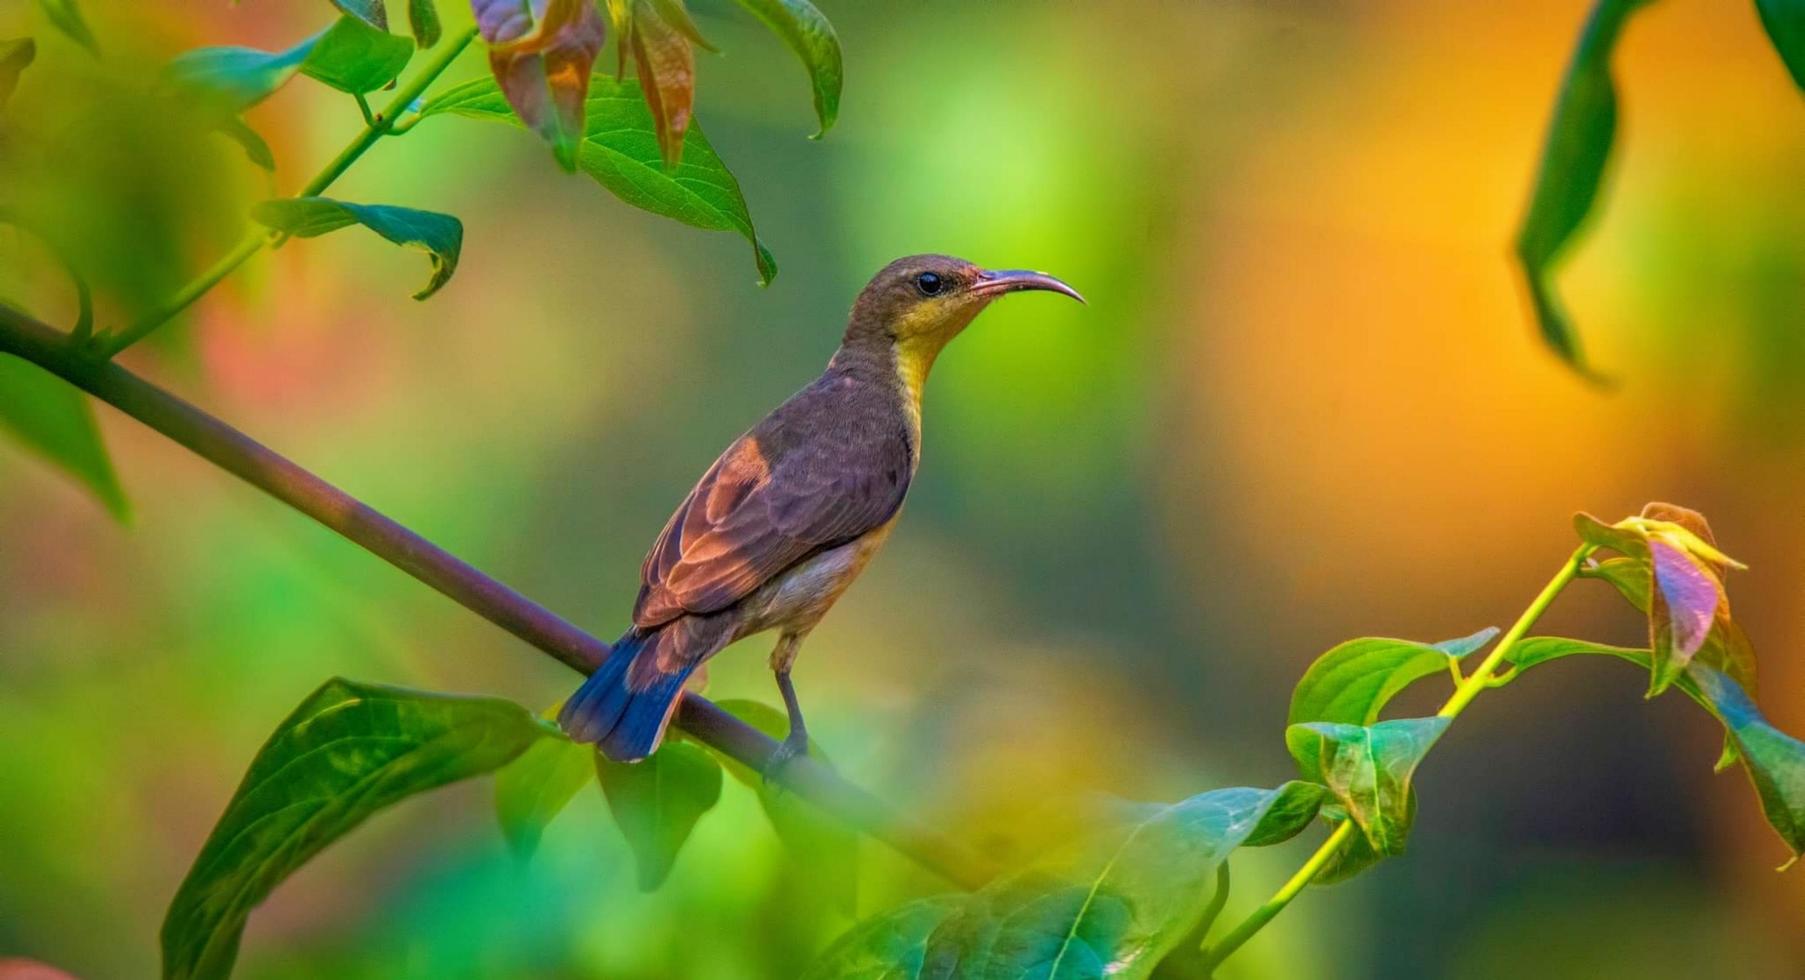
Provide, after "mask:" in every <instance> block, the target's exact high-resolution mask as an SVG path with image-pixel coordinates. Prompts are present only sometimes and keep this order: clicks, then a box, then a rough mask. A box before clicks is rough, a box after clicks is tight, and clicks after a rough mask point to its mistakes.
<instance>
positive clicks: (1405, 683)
mask: <svg viewBox="0 0 1805 980" xmlns="http://www.w3.org/2000/svg"><path fill="white" fill-rule="evenodd" d="M1497 635H1498V629H1497V627H1487V628H1485V629H1483V630H1480V631H1479V632H1477V633H1474V634H1473V635H1471V636H1465V637H1461V638H1460V639H1458V640H1445V641H1443V642H1441V643H1418V642H1416V641H1414V640H1393V639H1387V638H1385V637H1371V636H1369V637H1363V638H1361V639H1358V640H1349V641H1347V642H1346V643H1342V644H1339V645H1337V646H1335V647H1334V648H1332V649H1330V650H1329V652H1327V653H1325V654H1323V655H1322V656H1320V657H1318V658H1316V662H1315V663H1313V664H1311V665H1310V669H1309V670H1307V671H1305V672H1304V676H1303V679H1301V680H1299V681H1298V682H1297V687H1296V688H1295V689H1294V690H1293V691H1292V692H1291V713H1290V715H1289V717H1288V718H1287V720H1286V723H1287V724H1291V725H1296V724H1300V723H1302V722H1307V721H1334V722H1345V723H1347V724H1351V725H1366V724H1371V723H1372V722H1374V721H1377V720H1378V718H1379V712H1380V711H1381V710H1382V709H1384V707H1385V704H1386V702H1388V701H1390V700H1391V699H1392V697H1393V696H1395V695H1396V694H1397V693H1398V692H1399V691H1402V690H1403V689H1404V688H1406V687H1409V686H1410V685H1411V684H1413V683H1415V682H1416V681H1418V680H1421V679H1422V678H1424V677H1430V676H1432V675H1435V674H1441V673H1445V672H1446V671H1447V670H1448V665H1449V664H1450V663H1451V662H1453V661H1457V660H1459V659H1460V658H1461V657H1464V656H1466V655H1467V654H1469V653H1472V652H1473V651H1474V650H1478V649H1480V648H1481V647H1483V646H1485V645H1486V644H1487V643H1490V642H1491V641H1492V638H1493V637H1495V636H1497Z"/></svg>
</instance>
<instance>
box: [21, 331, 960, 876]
mask: <svg viewBox="0 0 1805 980" xmlns="http://www.w3.org/2000/svg"><path fill="white" fill-rule="evenodd" d="M0 353H6V354H12V355H16V356H18V357H21V358H24V359H25V360H28V361H31V362H32V363H34V364H36V365H38V366H39V367H42V368H44V369H45V370H47V371H49V372H51V373H52V374H55V375H57V376H58V377H61V378H63V379H64V380H66V381H68V382H70V383H71V384H73V385H75V386H76V387H78V388H81V389H82V390H84V391H86V392H88V393H89V394H91V395H93V396H94V397H96V398H99V399H100V400H101V401H104V402H106V403H107V404H109V405H112V406H113V407H115V408H117V409H119V410H120V411H122V412H124V413H125V414H127V415H129V416H131V417H132V418H135V419H137V420H138V421H140V422H142V423H144V424H145V425H147V426H149V427H150V428H152V429H155V430H156V431H158V432H160V433H162V434H163V435H165V436H168V437H169V438H171V439H173V440H175V441H176V442H178V443H180V444H181V445H183V446H186V447H187V448H188V449H190V450H192V451H193V452H194V453H196V454H197V455H199V456H201V457H202V458H204V459H206V460H207V461H209V462H211V463H213V464H214V465H216V466H219V467H220V468H221V469H224V470H226V471H227V472H230V473H232V474H234V475H235V476H237V477H239V478H240V479H242V480H244V481H245V482H247V483H249V484H251V485H252V486H255V487H256V488H258V489H259V490H262V491H264V492H265V493H268V494H269V495H271V496H273V497H275V498H276V499H278V500H280V501H282V502H283V503H285V504H288V505H289V506H290V507H293V508H294V509H296V510H298V511H300V512H301V513H303V514H305V515H307V516H308V517H311V518H313V519H314V520H316V521H318V522H319V523H321V524H323V525H325V526H326V527H327V528H328V529H330V530H332V531H334V532H336V533H338V534H340V535H342V536H343V537H345V538H346V539H348V540H350V541H351V542H352V543H354V544H356V545H358V546H359V547H362V548H363V549H364V550H366V551H369V552H370V553H371V554H374V555H376V556H377V557H378V558H381V559H383V560H384V561H387V562H389V563H390V564H392V565H394V566H395V567H397V568H399V569H401V570H402V571H404V572H406V573H408V574H409V575H412V576H413V577H414V578H416V579H419V580H420V581H421V582H424V583H425V584H427V585H429V586H431V587H433V588H434V589H437V590H438V591H439V592H441V593H443V594H444V595H446V596H447V597H449V598H450V599H452V601H454V602H456V603H458V604H459V605H461V606H463V607H465V608H466V609H469V610H470V611H471V612H474V613H476V614H477V615H479V616H481V617H483V618H484V619H487V620H488V621H490V622H491V623H494V624H495V625H497V626H500V627H501V628H502V629H505V630H507V631H508V632H509V633H512V634H514V635H515V636H517V637H519V638H520V639H522V640H525V641H526V642H527V643H530V644H532V645H533V646H534V647H537V648H538V649H539V650H541V651H543V652H545V653H547V654H550V655H551V656H552V657H554V658H556V659H557V660H558V661H559V662H561V663H563V664H566V665H568V666H569V667H571V668H572V669H574V670H577V671H579V672H580V673H584V674H587V673H589V672H590V671H592V670H593V669H594V665H595V664H598V663H600V662H601V661H602V659H603V658H605V657H606V656H607V654H608V649H609V647H608V644H607V643H604V642H603V641H601V640H599V639H597V638H595V637H594V636H591V635H590V634H589V633H587V632H584V631H583V630H582V629H579V628H578V627H577V626H575V625H573V624H572V623H570V622H569V621H567V620H565V619H563V618H562V617H560V616H558V615H557V614H556V613H554V612H552V611H551V610H549V609H547V608H545V607H544V606H541V605H539V604H538V603H537V602H534V601H533V600H532V599H529V598H527V597H526V596H524V595H522V594H520V593H519V592H516V591H514V590H513V589H511V588H509V587H508V586H506V585H503V584H502V583H500V582H498V581H496V580H495V579H493V578H490V577H489V576H487V575H485V574H483V573H482V572H480V571H478V570H477V569H476V568H474V567H472V566H471V565H469V564H468V563H466V562H464V561H463V560H462V559H460V558H458V557H457V556H455V555H453V554H451V553H450V552H448V551H446V550H445V549H443V548H440V547H439V546H438V545H436V544H433V543H432V542H431V541H428V540H426V539H425V538H423V537H421V536H420V535H418V534H416V533H414V532H413V531H410V530H408V529H407V528H406V527H403V526H402V525H400V524H398V523H396V522H395V521H393V520H391V519H389V518H388V517H385V516H384V515H382V514H381V513H379V512H377V511H376V510H375V509H373V508H371V507H370V506H368V505H367V504H364V503H363V502H361V501H359V500H357V499H356V498H354V497H352V496H350V495H349V494H347V493H345V492H344V491H343V490H340V489H338V488H337V487H335V486H333V485H332V484H330V483H327V482H326V481H325V480H322V479H321V478H319V477H318V476H316V475H314V474H313V473H311V472H309V471H307V470H305V469H303V468H301V467H300V466H298V465H296V464H295V463H293V462H291V461H289V460H288V459H287V458H285V457H283V456H281V455H279V454H278V453H276V452H274V451H273V450H271V449H269V448H267V447H265V446H263V445H262V444H260V443H258V442H257V441H255V440H253V439H252V438H251V437H249V436H247V435H245V434H244V433H242V432H239V431H238V430H237V429H234V428H232V427H231V426H229V425H227V424H226V423H224V422H222V421H220V420H219V419H217V418H214V417H213V416H211V415H209V414H207V413H206V412H203V411H201V410H200V409H199V408H196V407H195V406H193V405H190V404H188V403H187V402H185V401H182V400H181V399H179V398H177V397H175V396H174V395H172V394H170V393H168V392H166V391H164V390H163V389H161V388H159V387H157V386H156V385H153V384H151V383H150V382H148V381H145V380H144V379H143V378H140V377H138V376H137V375H135V374H133V373H131V372H130V371H127V370H125V369H124V368H122V367H119V366H118V365H116V364H112V363H108V362H99V361H94V360H92V359H90V358H88V357H86V356H84V355H83V354H82V353H81V352H79V351H76V350H73V349H72V348H71V346H70V344H69V342H68V337H67V335H65V334H63V333H60V332H58V331H57V330H55V329H53V328H52V327H49V326H47V325H45V324H43V323H40V322H38V321H37V320H35V319H33V318H32V317H30V316H27V315H26V314H24V313H20V312H18V311H17V310H14V309H12V308H10V307H7V306H4V305H0ZM675 724H676V725H677V727H678V728H680V729H682V730H683V731H685V732H687V733H689V734H690V735H692V736H694V737H695V738H697V739H699V740H700V741H702V742H704V743H706V744H708V745H709V746H712V747H713V748H715V749H717V750H719V751H720V752H722V753H723V754H725V755H727V756H729V757H731V758H733V759H735V760H737V761H739V762H741V763H743V764H745V765H747V766H750V767H752V768H754V769H763V768H764V766H765V764H766V762H767V760H769V758H770V757H771V754H772V753H773V752H775V751H776V750H777V743H776V741H774V740H773V739H771V738H770V737H769V736H767V735H764V734H763V733H761V732H759V731H758V730H756V729H754V728H753V727H751V726H750V725H748V724H746V723H745V722H743V721H740V720H739V719H737V718H734V717H733V716H732V715H730V714H728V713H727V712H725V711H723V710H721V709H720V708H718V707H716V706H715V705H714V704H712V703H711V702H709V701H708V700H706V699H704V698H702V697H699V696H696V695H693V694H689V695H685V696H684V698H683V702H682V704H681V706H680V708H679V710H678V713H677V717H676V719H675ZM775 778H776V779H777V780H778V781H779V782H781V783H782V784H783V785H785V786H787V787H788V788H789V789H790V790H792V791H793V792H795V793H796V795H797V796H800V797H802V798H803V799H806V800H808V801H810V802H812V803H814V804H815V805H817V806H819V807H821V808H822V809H823V810H824V811H826V812H827V813H829V814H831V815H833V816H834V817H835V818H836V819H839V820H841V821H843V822H844V823H846V824H847V825H848V826H851V827H854V828H856V829H858V830H860V831H862V832H864V833H866V834H868V835H870V836H871V837H874V838H876V839H878V840H880V841H883V842H884V843H886V844H888V845H890V846H891V847H893V848H895V849H896V850H897V851H898V852H899V853H901V854H903V855H905V856H907V857H909V858H911V859H913V860H914V861H915V862H916V863H918V864H920V865H921V866H922V867H924V868H927V869H929V870H930V871H933V872H935V873H936V874H939V875H940V876H942V877H944V878H946V879H947V880H949V881H952V882H954V883H956V884H958V885H961V886H963V887H966V888H975V887H977V886H978V885H981V884H983V883H984V882H985V881H987V880H989V879H990V878H991V877H992V876H993V873H994V869H993V868H991V866H990V865H989V863H988V862H987V861H985V860H984V859H983V858H981V857H980V856H978V855H976V854H973V853H971V852H969V851H968V850H967V849H965V848H964V847H962V846H960V845H959V844H958V843H956V842H954V841H952V840H950V839H948V838H946V837H944V836H942V835H941V834H939V833H937V832H935V831H934V830H932V829H930V828H928V827H926V826H924V825H922V824H920V823H917V822H916V821H913V820H910V819H908V818H907V817H904V816H902V815H900V814H897V813H895V812H894V811H892V810H890V809H889V808H888V807H886V806H885V805H884V804H883V803H882V802H880V801H879V800H878V799H877V798H875V797H873V796H872V795H871V794H870V793H867V792H866V791H864V790H863V789H860V788H859V787H857V786H854V785H852V784H851V783H848V782H846V781H845V780H843V779H841V778H840V777H839V776H838V775H836V774H835V773H834V772H833V770H831V769H828V768H827V767H826V766H823V765H821V764H819V763H817V762H815V761H814V760H812V759H807V758H798V759H796V760H794V761H793V762H792V763H790V764H789V765H787V766H785V767H784V768H783V769H782V770H781V771H780V772H779V773H777V774H776V776H775Z"/></svg>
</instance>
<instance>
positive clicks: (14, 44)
mask: <svg viewBox="0 0 1805 980" xmlns="http://www.w3.org/2000/svg"><path fill="white" fill-rule="evenodd" d="M37 56H38V46H37V44H36V42H34V41H32V39H31V38H28V37H22V38H19V39H17V40H12V41H0V109H4V108H6V100H8V99H10V98H12V97H13V90H14V89H16V88H18V87H19V73H20V72H23V71H24V70H25V69H26V67H27V66H29V65H30V64H31V62H32V59H33V58H36V57H37Z"/></svg>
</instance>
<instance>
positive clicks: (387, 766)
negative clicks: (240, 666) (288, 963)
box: [163, 678, 547, 980]
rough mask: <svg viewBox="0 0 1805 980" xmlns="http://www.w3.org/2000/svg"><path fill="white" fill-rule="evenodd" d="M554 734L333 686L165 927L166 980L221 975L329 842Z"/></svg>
mask: <svg viewBox="0 0 1805 980" xmlns="http://www.w3.org/2000/svg"><path fill="white" fill-rule="evenodd" d="M546 732H547V728H546V727H545V725H544V723H543V722H540V721H539V720H537V719H535V718H534V717H533V715H532V713H531V712H529V711H527V710H526V709H525V708H522V707H520V706H519V705H517V704H513V703H511V702H508V701H504V700H501V699H500V698H485V697H464V696H456V695H446V694H431V693H427V692H423V691H409V690H404V689H402V688H395V687H384V686H380V685H374V684H359V683H356V682H353V681H347V680H343V679H341V678H334V679H332V680H330V681H327V682H326V683H325V684H324V685H322V686H321V687H320V688H319V690H317V691H315V692H314V693H313V694H311V695H309V696H308V698H307V700H305V701H303V702H301V706H300V707H298V708H296V709H295V711H294V713H293V714H291V715H289V716H288V717H287V718H286V719H284V720H283V722H282V724H281V725H280V726H278V727H277V729H276V731H275V734H273V735H271V736H270V739H269V741H268V742H266V743H264V746H263V748H262V749H261V750H259V751H258V753H257V758H256V759H254V760H252V762H251V768H250V771H249V772H247V773H246V774H245V777H244V782H243V783H242V784H241V785H240V786H239V787H238V791H237V792H235V793H233V794H232V800H231V802H230V803H228V804H227V805H226V811H225V813H224V814H223V815H222V816H221V817H220V818H219V822H218V823H217V824H216V825H214V828H213V832H212V833H211V834H210V835H208V837H207V843H206V845H205V846H203V847H202V848H201V852H200V854H199V856H197V857H196V858H195V859H194V866H193V867H192V868H190V869H189V871H188V877H187V878H185V879H183V881H182V886H181V888H180V889H178V890H177V892H176V896H175V900H174V901H172V902H171V903H170V906H169V913H168V916H167V917H166V918H165V919H164V920H163V976H164V977H165V978H169V980H176V978H188V977H208V978H221V977H225V976H227V975H228V974H229V973H230V972H231V969H232V961H233V959H234V958H236V956H237V953H238V942H239V938H240V936H241V935H242V933H243V931H244V923H245V918H246V917H247V916H248V915H249V914H250V912H251V909H252V908H253V907H255V906H256V905H257V903H259V902H261V901H263V899H264V898H265V897H266V896H268V895H269V893H270V892H271V891H272V890H273V889H274V888H275V887H276V886H277V885H278V884H280V883H281V882H282V881H283V880H284V879H286V878H287V877H288V876H289V875H290V874H292V873H294V871H295V870H296V869H297V868H300V867H301V866H302V865H303V864H306V863H307V861H308V860H310V859H311V858H312V857H313V856H314V855H315V854H318V853H319V852H320V851H321V850H322V849H324V848H325V847H326V845H328V844H330V843H332V842H333V841H335V840H337V839H339V838H340V837H343V836H344V835H345V834H346V833H348V832H349V831H350V830H351V829H352V828H354V827H356V826H357V825H358V824H360V823H362V822H363V821H364V819H365V818H367V817H369V816H370V815H371V814H373V813H375V812H377V811H378V810H381V809H383V808H385V807H387V806H389V805H391V804H393V803H397V802H399V801H401V800H403V799H406V798H407V797H409V796H412V795H414V794H416V793H421V792H424V791H426V790H429V789H433V788H434V787H438V786H443V785H445V784H447V783H451V782H456V781H457V780H460V779H467V778H469V777H471V776H476V775H480V774H482V773H486V772H491V771H493V770H495V769H498V768H500V767H501V766H503V765H506V764H507V763H508V762H509V761H510V760H512V759H513V758H514V757H515V756H518V755H519V754H520V753H521V752H522V751H523V750H525V749H526V748H527V746H528V745H530V744H532V742H533V741H534V740H535V739H538V738H540V737H542V736H543V735H545V734H546Z"/></svg>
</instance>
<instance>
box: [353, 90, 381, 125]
mask: <svg viewBox="0 0 1805 980" xmlns="http://www.w3.org/2000/svg"><path fill="white" fill-rule="evenodd" d="M351 98H353V99H356V100H357V111H358V112H360V113H362V114H363V117H364V125H365V126H374V125H376V114H375V113H373V112H371V111H370V100H369V99H366V98H364V97H363V93H361V92H352V93H351Z"/></svg>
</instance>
